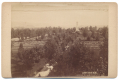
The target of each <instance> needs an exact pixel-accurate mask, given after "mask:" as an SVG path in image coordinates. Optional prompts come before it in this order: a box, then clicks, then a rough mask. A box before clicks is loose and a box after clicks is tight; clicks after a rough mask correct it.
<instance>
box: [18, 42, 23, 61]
mask: <svg viewBox="0 0 119 80" xmlns="http://www.w3.org/2000/svg"><path fill="white" fill-rule="evenodd" d="M23 53H24V48H23V44H22V43H20V45H19V49H18V57H19V59H21V60H23Z"/></svg>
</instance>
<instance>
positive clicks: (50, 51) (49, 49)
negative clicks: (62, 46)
mask: <svg viewBox="0 0 119 80" xmlns="http://www.w3.org/2000/svg"><path fill="white" fill-rule="evenodd" d="M44 49H45V57H46V58H48V59H49V60H51V59H52V58H53V55H54V53H55V50H56V44H55V43H53V42H52V40H51V39H49V40H48V41H47V42H46V44H45V45H44Z"/></svg>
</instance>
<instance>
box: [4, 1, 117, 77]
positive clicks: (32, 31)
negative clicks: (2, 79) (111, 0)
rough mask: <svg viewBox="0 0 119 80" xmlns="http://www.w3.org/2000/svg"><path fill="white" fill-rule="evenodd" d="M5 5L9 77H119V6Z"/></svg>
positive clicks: (53, 3) (5, 42) (83, 4)
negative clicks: (118, 64)
mask: <svg viewBox="0 0 119 80" xmlns="http://www.w3.org/2000/svg"><path fill="white" fill-rule="evenodd" d="M2 6H3V12H4V13H3V14H2V22H3V23H2V32H3V34H2V43H3V44H2V51H3V52H2V69H3V70H2V75H3V77H11V78H88V77H89V78H109V77H110V78H114V77H116V76H117V4H116V3H91V2H90V3H84V2H83V3H81V2H34V3H31V2H27V3H25V2H19V3H17V2H13V3H3V4H2ZM4 8H5V9H6V8H7V9H10V10H4ZM7 13H9V14H7ZM7 16H9V19H10V21H9V22H7V20H6V19H5V18H6V17H7ZM9 19H8V20H9ZM110 19H111V20H114V21H111V20H110ZM5 21H6V23H5ZM7 23H8V24H7ZM7 25H8V26H7ZM5 30H7V31H6V32H4V31H5ZM113 32H115V33H113ZM3 35H6V36H3ZM111 35H112V36H111ZM7 36H8V37H7ZM7 43H9V44H7ZM6 44H7V45H6ZM111 45H112V46H111ZM110 46H111V47H110ZM6 48H7V49H9V50H8V51H7V52H6ZM110 50H111V51H110ZM5 54H7V55H8V54H9V55H8V56H7V57H9V58H7V57H6V56H5ZM5 59H6V60H8V62H9V63H8V64H7V61H6V60H5ZM5 61H6V62H5ZM5 64H7V65H6V67H4V66H5ZM8 66H9V67H8ZM5 69H8V71H9V73H7V71H6V70H5Z"/></svg>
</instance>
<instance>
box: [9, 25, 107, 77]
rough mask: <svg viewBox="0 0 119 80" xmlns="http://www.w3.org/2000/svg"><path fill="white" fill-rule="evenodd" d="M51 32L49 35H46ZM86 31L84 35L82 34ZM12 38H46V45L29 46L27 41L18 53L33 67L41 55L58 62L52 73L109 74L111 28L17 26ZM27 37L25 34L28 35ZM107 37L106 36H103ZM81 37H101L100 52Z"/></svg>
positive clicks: (91, 39) (57, 74) (21, 45)
mask: <svg viewBox="0 0 119 80" xmlns="http://www.w3.org/2000/svg"><path fill="white" fill-rule="evenodd" d="M46 34H47V35H46ZM81 35H82V37H80V36H81ZM11 37H12V38H19V40H22V41H24V39H27V37H29V38H31V37H36V38H35V40H37V41H38V40H39V39H40V40H44V39H45V38H46V37H48V38H47V40H46V43H45V45H44V46H43V47H41V46H39V47H34V48H31V49H27V50H25V49H24V48H23V44H20V46H19V49H18V56H19V58H20V59H21V60H23V63H24V64H27V65H28V66H29V67H30V66H31V67H32V66H33V64H34V63H38V62H39V61H40V59H41V58H46V59H48V60H47V61H48V62H50V61H52V60H54V61H56V62H57V63H58V64H57V65H56V66H55V67H54V69H53V71H52V72H51V73H50V75H49V76H75V75H78V74H82V72H85V71H89V72H91V71H92V72H97V73H98V74H99V75H106V76H107V75H108V28H107V27H103V28H99V29H97V27H92V26H90V27H89V29H88V27H85V28H79V32H77V31H76V28H68V29H62V28H60V27H58V28H57V27H54V28H51V27H46V28H40V29H13V28H12V31H11ZM24 37H25V38H24ZM101 38H103V39H101ZM81 41H101V42H103V45H102V44H100V52H99V51H98V50H95V49H90V48H89V47H86V46H85V45H84V44H81Z"/></svg>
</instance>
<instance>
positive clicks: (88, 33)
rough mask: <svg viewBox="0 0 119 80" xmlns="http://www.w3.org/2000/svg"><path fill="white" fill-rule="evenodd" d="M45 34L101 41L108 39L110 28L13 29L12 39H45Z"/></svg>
mask: <svg viewBox="0 0 119 80" xmlns="http://www.w3.org/2000/svg"><path fill="white" fill-rule="evenodd" d="M45 34H48V37H49V38H51V36H52V35H54V34H55V35H57V36H59V37H60V36H63V38H64V37H66V36H67V37H69V36H68V35H70V37H73V38H76V37H78V36H79V35H82V36H83V37H84V39H83V40H100V37H103V38H104V39H107V38H108V27H102V28H99V29H97V27H92V26H90V27H82V28H79V29H78V31H77V29H76V28H75V27H74V28H68V29H63V28H61V27H46V28H34V29H29V28H23V29H14V28H12V29H11V38H19V40H22V41H23V40H24V39H27V38H28V37H29V38H31V37H38V38H39V36H40V37H41V38H42V39H43V38H44V36H45Z"/></svg>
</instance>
